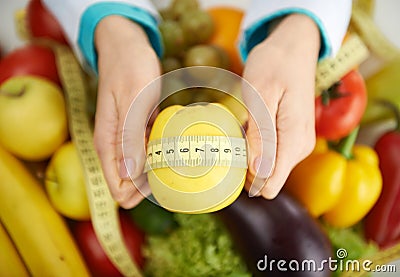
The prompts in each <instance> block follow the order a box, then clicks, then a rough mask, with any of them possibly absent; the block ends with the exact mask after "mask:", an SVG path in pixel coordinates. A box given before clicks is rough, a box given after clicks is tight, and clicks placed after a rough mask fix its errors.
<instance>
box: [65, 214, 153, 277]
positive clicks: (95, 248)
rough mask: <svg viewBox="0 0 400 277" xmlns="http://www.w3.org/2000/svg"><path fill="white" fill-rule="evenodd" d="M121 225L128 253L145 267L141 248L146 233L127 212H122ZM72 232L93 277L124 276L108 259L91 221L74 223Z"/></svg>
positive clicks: (140, 265)
mask: <svg viewBox="0 0 400 277" xmlns="http://www.w3.org/2000/svg"><path fill="white" fill-rule="evenodd" d="M120 224H121V229H122V235H123V237H124V239H125V243H126V246H127V248H128V251H129V253H130V254H131V257H133V259H134V261H136V263H137V265H138V266H139V267H140V268H142V267H143V265H144V257H143V255H142V253H141V251H142V250H141V248H142V246H143V244H144V239H145V236H144V233H143V231H141V230H140V229H139V228H138V227H137V226H136V225H135V223H134V222H133V220H132V219H131V217H130V216H129V215H128V214H127V212H125V211H121V212H120ZM71 230H72V234H73V235H74V238H75V240H76V242H77V244H78V246H79V249H80V250H81V253H82V255H83V257H84V259H85V261H86V264H87V266H88V268H89V270H90V271H91V273H92V275H93V276H96V277H114V276H115V277H120V276H122V275H121V273H120V272H119V271H118V270H117V268H116V267H115V266H114V265H113V264H112V263H111V261H110V260H109V259H108V257H107V255H106V253H105V252H104V250H103V248H102V247H101V245H100V242H99V241H98V239H97V237H96V234H95V232H94V229H93V226H92V223H91V221H77V222H74V223H73V224H72V226H71Z"/></svg>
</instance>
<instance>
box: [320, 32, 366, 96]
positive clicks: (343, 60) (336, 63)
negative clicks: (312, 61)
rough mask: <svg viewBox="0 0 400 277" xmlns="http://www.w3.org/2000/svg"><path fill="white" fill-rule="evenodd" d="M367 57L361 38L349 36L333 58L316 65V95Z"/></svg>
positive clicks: (353, 35) (354, 35)
mask: <svg viewBox="0 0 400 277" xmlns="http://www.w3.org/2000/svg"><path fill="white" fill-rule="evenodd" d="M368 56H369V51H368V48H367V47H366V45H365V44H364V43H363V41H362V40H361V38H360V37H359V36H358V35H356V34H352V35H350V36H349V37H348V39H347V40H346V41H345V43H344V44H343V45H342V47H341V48H340V50H339V52H338V53H337V54H336V56H335V57H334V58H326V59H324V60H322V61H320V62H319V63H318V66H317V72H316V79H315V91H316V93H317V95H319V94H320V93H321V92H322V91H323V90H326V89H328V88H330V87H331V86H332V85H333V84H334V83H336V82H338V81H339V80H340V79H341V78H342V77H343V76H344V75H346V74H347V73H348V72H349V71H350V70H352V69H353V68H355V67H357V66H358V65H360V64H361V63H362V62H363V61H365V60H366V59H367V58H368Z"/></svg>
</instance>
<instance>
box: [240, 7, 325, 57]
mask: <svg viewBox="0 0 400 277" xmlns="http://www.w3.org/2000/svg"><path fill="white" fill-rule="evenodd" d="M291 13H301V14H305V15H307V16H309V17H310V18H312V19H313V20H314V22H315V23H316V24H317V26H318V28H319V30H320V34H321V48H320V52H319V59H323V58H325V57H327V56H329V55H330V53H331V51H332V47H331V45H330V42H329V39H328V34H327V31H326V29H325V27H324V25H323V24H322V22H321V20H320V19H319V18H318V17H317V16H315V14H313V13H312V12H310V11H308V10H304V9H297V8H291V9H284V10H279V11H277V12H276V13H274V14H271V15H269V16H267V17H265V18H263V19H262V20H259V21H257V22H255V23H254V24H253V25H251V26H250V27H249V28H248V29H246V30H245V31H244V33H243V38H242V40H241V41H240V43H239V52H240V56H241V58H242V60H243V62H245V61H246V60H247V56H248V54H249V53H250V51H251V49H253V47H254V46H256V45H257V44H259V43H260V42H262V41H263V40H264V39H265V38H266V37H267V35H268V32H267V30H268V29H269V24H270V23H271V21H273V20H274V19H277V18H279V17H282V16H285V15H288V14H291Z"/></svg>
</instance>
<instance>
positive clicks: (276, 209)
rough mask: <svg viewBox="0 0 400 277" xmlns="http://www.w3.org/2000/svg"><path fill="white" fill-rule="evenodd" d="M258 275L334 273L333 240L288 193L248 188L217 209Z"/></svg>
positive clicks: (249, 264) (318, 274) (245, 257)
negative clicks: (270, 194)
mask: <svg viewBox="0 0 400 277" xmlns="http://www.w3.org/2000/svg"><path fill="white" fill-rule="evenodd" d="M216 215H217V216H218V217H219V218H220V219H221V221H222V222H223V223H224V225H225V226H226V227H227V230H228V232H229V233H230V234H231V236H232V239H233V241H234V242H235V245H236V247H237V249H238V251H239V252H240V253H241V254H242V256H243V258H244V260H245V261H246V263H247V266H248V268H249V270H250V271H251V272H252V273H253V275H254V276H268V277H273V276H294V277H298V276H306V277H317V276H318V277H325V276H331V275H332V271H331V270H330V268H329V261H331V260H332V257H334V255H333V250H332V246H331V243H330V241H329V239H328V237H327V235H326V234H325V233H324V231H323V229H322V228H321V226H320V225H319V223H318V222H317V221H316V220H315V219H314V218H312V217H311V216H310V215H309V213H308V212H307V210H306V209H305V208H304V207H303V206H301V205H300V204H299V203H298V202H297V201H295V200H294V199H293V198H291V197H290V196H289V195H288V194H285V193H284V192H281V193H280V194H279V195H278V196H277V197H276V198H275V199H273V200H266V199H264V198H262V197H257V198H249V197H248V196H247V194H246V193H245V192H242V194H241V195H240V196H239V198H238V199H237V200H236V201H235V202H234V203H233V204H232V205H230V206H228V207H226V208H225V209H223V210H221V211H219V212H217V213H216Z"/></svg>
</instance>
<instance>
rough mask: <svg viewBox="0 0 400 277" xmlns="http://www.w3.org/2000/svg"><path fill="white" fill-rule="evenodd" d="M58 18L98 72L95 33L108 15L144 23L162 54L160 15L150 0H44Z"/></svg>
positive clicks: (77, 49)
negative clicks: (159, 31)
mask: <svg viewBox="0 0 400 277" xmlns="http://www.w3.org/2000/svg"><path fill="white" fill-rule="evenodd" d="M42 1H43V4H44V5H45V7H46V8H47V9H48V10H49V11H50V12H51V13H52V14H53V15H54V16H55V17H56V18H57V20H58V22H59V23H60V25H61V26H62V28H63V30H64V33H65V35H66V37H67V41H68V42H69V44H70V45H71V47H72V48H73V49H74V52H75V53H76V54H77V56H78V58H79V60H80V61H81V63H82V64H84V65H85V63H86V64H88V65H89V66H90V67H91V68H92V69H94V70H95V71H96V70H97V53H96V50H95V47H94V31H95V28H96V26H97V23H98V22H99V21H100V20H101V19H102V18H103V17H105V16H107V15H111V14H118V15H122V16H125V17H127V18H130V19H131V20H134V21H136V22H138V23H139V24H141V25H142V26H143V27H144V29H145V31H146V33H147V34H148V36H149V39H150V41H151V43H152V45H153V47H154V48H155V50H156V52H157V53H158V54H159V55H161V54H162V43H161V40H160V34H159V33H158V28H157V24H158V23H159V21H160V16H159V14H158V11H157V9H156V8H155V7H154V6H153V4H152V2H151V1H149V0H68V1H60V0H42Z"/></svg>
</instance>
